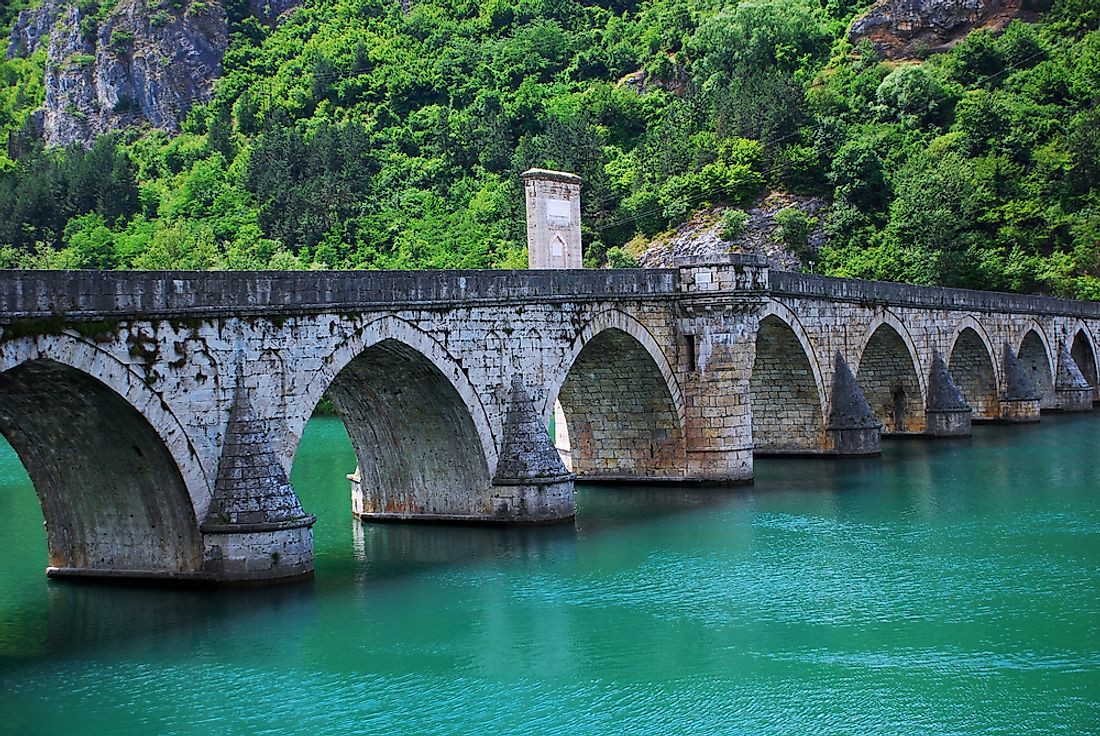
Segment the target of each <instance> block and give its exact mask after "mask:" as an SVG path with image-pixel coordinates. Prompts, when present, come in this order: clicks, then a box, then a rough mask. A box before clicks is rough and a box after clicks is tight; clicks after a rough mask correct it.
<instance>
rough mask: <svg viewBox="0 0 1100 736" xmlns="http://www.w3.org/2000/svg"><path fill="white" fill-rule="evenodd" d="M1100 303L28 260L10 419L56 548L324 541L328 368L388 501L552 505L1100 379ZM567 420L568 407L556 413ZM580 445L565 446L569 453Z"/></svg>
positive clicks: (574, 274) (1013, 409)
mask: <svg viewBox="0 0 1100 736" xmlns="http://www.w3.org/2000/svg"><path fill="white" fill-rule="evenodd" d="M1098 338H1100V308H1098V307H1097V305H1094V304H1089V303H1081V302H1069V301H1060V300H1054V299H1044V298H1039V297H1022V296H1011V295H1001V294H986V293H980V292H968V291H958V290H947V289H929V288H918V287H908V286H901V285H896V284H880V283H875V282H862V281H852V280H838V279H827V278H822V277H816V276H805V275H797V274H787V273H781V272H770V271H769V269H768V268H767V264H766V263H764V262H763V261H760V260H756V259H753V258H751V257H730V258H729V259H727V260H725V261H722V262H714V263H695V262H685V263H682V264H678V267H676V268H671V269H665V270H647V271H642V270H633V271H554V270H546V271H522V272H477V271H450V272H368V273H217V274H205V273H204V274H195V273H92V272H71V273H69V272H67V273H44V272H6V273H4V274H3V276H2V277H0V431H2V432H3V434H4V435H5V436H6V437H7V438H8V440H9V442H10V443H11V444H12V446H13V447H14V448H15V450H16V451H17V452H18V454H19V456H20V458H21V459H22V461H23V463H24V465H25V466H26V467H27V469H28V472H29V473H30V476H31V479H32V481H33V482H34V485H35V488H36V489H37V491H38V494H39V497H40V500H41V503H42V509H43V515H44V517H45V519H46V525H47V530H48V539H49V550H50V572H51V574H55V575H94V576H137V577H169V578H179V579H196V580H202V581H228V582H240V581H255V580H261V581H262V580H272V579H279V578H293V577H298V576H302V575H308V574H309V573H310V572H311V570H312V539H311V536H310V525H311V524H312V522H313V518H312V516H310V514H309V513H308V512H309V509H308V508H307V509H303V508H302V506H301V504H300V503H299V501H298V499H297V497H296V496H295V494H294V491H293V488H292V487H291V485H290V483H289V482H288V481H287V478H288V477H289V475H290V470H291V467H292V465H293V462H294V457H295V454H296V452H297V448H298V443H299V440H300V438H301V436H302V432H303V430H304V428H305V425H306V422H307V421H308V419H309V417H310V415H311V414H312V412H313V410H314V408H315V407H316V406H317V404H318V402H319V401H320V400H321V398H322V397H323V396H326V395H327V396H328V397H329V398H330V399H331V401H332V403H333V405H334V406H335V407H336V409H337V411H338V413H339V414H340V416H341V418H342V419H343V421H344V423H345V425H346V426H347V429H348V434H349V436H350V438H351V442H352V445H353V447H354V449H355V453H356V458H357V464H358V467H357V468H348V471H349V472H351V471H353V470H354V471H355V472H353V473H351V478H352V496H353V509H354V511H355V513H356V514H358V515H359V516H360V517H361V518H363V519H366V520H389V519H399V520H431V521H461V522H494V523H545V522H552V521H562V520H567V519H569V518H571V517H572V516H573V509H574V506H573V494H572V487H573V486H572V484H573V479H574V475H573V474H574V473H575V474H576V477H577V478H580V479H586V480H598V481H617V482H622V481H627V482H669V481H672V482H697V483H709V484H722V485H724V484H731V483H740V482H748V481H751V479H752V473H753V470H752V465H753V455H754V453H768V452H773V453H776V452H777V453H791V452H796V453H820V454H873V453H875V452H877V451H878V449H879V443H880V441H881V440H880V438H881V437H882V436H883V435H884V434H885V435H886V436H890V435H892V434H909V435H913V434H922V435H928V436H931V435H959V434H965V433H966V432H967V431H968V427H969V422H970V421H971V419H973V420H985V421H991V420H997V421H1036V420H1038V419H1039V411H1040V407H1042V408H1043V409H1047V410H1063V411H1068V410H1083V409H1088V408H1091V402H1092V399H1093V398H1094V396H1095V387H1096V385H1097V383H1098V373H1097V366H1096V361H1095V355H1096V352H1095V345H1096V340H1097V339H1098ZM556 407H557V410H558V412H559V416H560V417H561V419H562V420H563V421H562V423H561V424H563V425H564V426H559V430H560V432H561V434H563V435H568V439H569V448H568V450H566V449H564V448H563V449H562V450H561V453H559V452H557V451H555V449H554V447H553V445H552V444H551V441H550V437H549V436H548V434H547V433H546V432H545V428H546V426H547V424H548V423H549V421H550V418H551V416H552V415H554V413H555V408H556ZM562 455H564V457H566V459H567V460H568V461H569V465H570V466H571V470H572V472H570V471H569V470H567V469H566V466H565V465H564V464H563V463H562V460H561V457H562Z"/></svg>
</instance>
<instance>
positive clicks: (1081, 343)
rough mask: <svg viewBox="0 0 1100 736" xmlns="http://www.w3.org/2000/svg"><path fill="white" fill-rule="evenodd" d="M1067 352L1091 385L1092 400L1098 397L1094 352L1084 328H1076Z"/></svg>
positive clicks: (1099, 397)
mask: <svg viewBox="0 0 1100 736" xmlns="http://www.w3.org/2000/svg"><path fill="white" fill-rule="evenodd" d="M1069 354H1070V356H1071V357H1072V358H1073V362H1074V363H1076V364H1077V368H1078V369H1080V371H1081V374H1082V375H1083V376H1084V377H1085V380H1086V381H1088V382H1089V385H1090V386H1092V400H1093V401H1096V400H1098V399H1100V392H1098V387H1097V375H1096V353H1095V352H1094V351H1093V349H1092V344H1091V343H1090V342H1089V338H1088V335H1086V334H1085V331H1084V330H1077V333H1076V334H1075V335H1074V336H1073V344H1072V345H1071V346H1070V351H1069Z"/></svg>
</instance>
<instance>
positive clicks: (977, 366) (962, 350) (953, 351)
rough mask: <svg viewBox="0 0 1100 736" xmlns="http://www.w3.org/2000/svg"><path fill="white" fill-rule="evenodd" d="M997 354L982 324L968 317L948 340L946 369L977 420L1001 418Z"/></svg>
mask: <svg viewBox="0 0 1100 736" xmlns="http://www.w3.org/2000/svg"><path fill="white" fill-rule="evenodd" d="M996 354H997V353H996V351H995V350H994V348H993V342H992V341H991V340H990V339H989V334H988V333H987V332H986V331H985V328H984V327H983V326H982V324H981V322H979V321H978V320H976V319H974V317H971V316H970V315H967V316H966V317H964V318H963V319H962V320H961V321H960V322H959V324H958V326H957V327H956V329H955V335H954V337H953V338H952V340H951V347H950V349H949V351H948V353H947V370H948V372H949V373H950V374H951V378H952V380H954V382H955V385H956V386H957V387H958V388H959V391H961V392H962V395H963V398H965V399H966V403H967V404H969V405H970V408H971V410H972V411H973V412H974V413H973V418H974V419H976V420H983V419H984V420H993V419H997V418H999V417H1000V392H999V390H998V386H999V380H998V373H997V361H996V358H995V357H994V356H996Z"/></svg>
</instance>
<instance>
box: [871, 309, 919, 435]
mask: <svg viewBox="0 0 1100 736" xmlns="http://www.w3.org/2000/svg"><path fill="white" fill-rule="evenodd" d="M856 382H857V383H858V384H859V387H860V389H861V390H862V391H863V395H864V397H865V398H866V399H867V403H868V404H869V405H870V406H871V410H872V411H874V412H875V416H876V417H878V420H879V421H880V422H882V432H883V434H916V433H920V432H923V431H924V430H925V429H926V425H927V418H926V416H925V412H924V400H923V397H922V395H921V384H920V378H919V377H918V374H917V368H916V365H915V362H914V359H913V356H912V355H911V354H910V353H909V348H908V347H907V346H906V344H905V341H904V340H903V339H902V337H901V335H900V334H899V333H898V331H897V330H896V329H894V328H893V327H892V326H890V325H888V324H882V325H879V327H878V329H876V330H875V332H874V334H872V335H871V338H870V339H869V340H868V341H867V345H866V346H865V347H864V348H863V355H862V356H861V357H860V361H859V371H858V372H857V373H856Z"/></svg>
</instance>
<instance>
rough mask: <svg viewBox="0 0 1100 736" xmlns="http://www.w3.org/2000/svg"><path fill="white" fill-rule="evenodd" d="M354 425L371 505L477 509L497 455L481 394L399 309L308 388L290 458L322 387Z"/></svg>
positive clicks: (402, 509)
mask: <svg viewBox="0 0 1100 736" xmlns="http://www.w3.org/2000/svg"><path fill="white" fill-rule="evenodd" d="M326 393H327V394H328V396H329V397H330V398H331V399H332V402H333V404H334V406H335V408H336V411H337V414H339V416H340V418H341V419H342V420H343V422H344V426H345V427H346V428H347V431H348V436H349V438H350V439H351V444H352V447H353V448H354V450H355V456H356V460H357V462H358V475H359V479H358V483H359V487H360V488H361V489H362V491H361V492H362V494H363V507H362V508H361V509H360V510H361V511H362V512H364V513H367V514H381V515H399V516H404V515H427V516H433V515H434V516H444V517H466V516H475V515H477V514H479V513H480V512H482V511H484V510H485V509H483V508H481V507H482V505H484V504H485V503H487V501H488V499H487V491H488V488H489V486H490V478H491V472H492V469H493V468H494V467H495V465H496V460H497V455H496V448H495V447H494V443H493V436H492V433H491V431H490V429H489V422H488V420H487V418H486V415H485V410H484V407H483V406H482V403H481V400H480V398H479V397H478V395H477V392H476V391H475V390H474V388H473V386H472V385H471V384H470V381H469V379H468V378H467V377H466V374H465V373H464V372H463V371H462V368H461V367H460V365H459V364H458V362H457V361H456V360H455V359H454V358H453V357H452V356H451V355H450V354H449V353H448V352H447V350H446V349H445V348H444V347H443V346H442V345H440V344H439V343H438V342H437V341H436V340H434V339H433V338H432V337H430V336H429V335H428V334H427V333H425V332H423V331H422V330H420V329H418V328H417V327H416V326H415V325H412V324H411V323H409V322H406V321H404V320H401V319H398V318H396V317H384V318H381V319H378V320H375V321H372V322H370V323H368V324H366V325H364V326H363V327H361V328H360V329H357V330H355V332H354V333H353V334H352V335H351V336H350V337H349V338H348V339H346V340H345V341H344V342H343V343H341V344H340V345H339V346H338V347H337V348H336V349H335V350H334V351H333V352H332V353H331V354H330V355H329V356H328V358H327V359H326V360H325V363H324V366H323V367H322V369H321V370H320V371H319V372H318V375H317V376H316V378H315V379H314V380H313V381H312V382H311V383H310V384H309V387H308V388H307V389H306V391H305V393H304V396H303V400H302V406H303V407H304V408H305V409H306V411H305V412H304V413H302V414H299V415H297V416H296V417H295V419H294V423H293V425H292V427H291V438H290V441H291V442H293V443H294V447H293V448H291V449H292V453H291V456H292V457H291V460H292V459H293V454H294V452H295V451H296V448H297V443H298V442H299V441H300V439H301V435H302V431H303V430H304V428H305V423H306V421H308V419H309V417H310V415H311V414H312V412H313V409H314V408H315V407H316V406H317V404H318V403H319V402H320V400H321V397H322V396H324V395H325V394H326Z"/></svg>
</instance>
